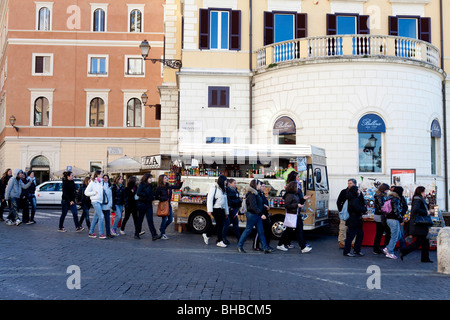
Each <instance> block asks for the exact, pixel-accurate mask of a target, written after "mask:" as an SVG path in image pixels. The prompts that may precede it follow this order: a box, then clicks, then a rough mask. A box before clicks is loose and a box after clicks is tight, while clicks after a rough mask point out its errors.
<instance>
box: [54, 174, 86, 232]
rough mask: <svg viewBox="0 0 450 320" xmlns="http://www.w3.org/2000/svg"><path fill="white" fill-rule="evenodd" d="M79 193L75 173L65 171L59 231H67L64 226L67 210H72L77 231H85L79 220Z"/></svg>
mask: <svg viewBox="0 0 450 320" xmlns="http://www.w3.org/2000/svg"><path fill="white" fill-rule="evenodd" d="M76 194H77V188H76V186H75V182H74V181H73V173H72V172H71V171H65V172H64V173H63V179H62V198H61V207H62V213H61V217H60V218H59V229H58V231H59V232H66V229H65V228H64V220H65V218H66V215H67V212H68V211H69V209H70V211H71V212H72V216H73V222H74V223H75V228H76V232H80V231H83V230H84V228H83V227H81V226H80V223H79V222H78V210H77V204H76V202H75V198H76Z"/></svg>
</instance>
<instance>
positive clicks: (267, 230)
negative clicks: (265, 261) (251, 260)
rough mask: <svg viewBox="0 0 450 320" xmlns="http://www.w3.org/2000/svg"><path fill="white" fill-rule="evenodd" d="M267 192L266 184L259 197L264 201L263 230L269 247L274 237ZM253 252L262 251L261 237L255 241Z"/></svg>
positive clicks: (262, 184)
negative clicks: (260, 245) (264, 217)
mask: <svg viewBox="0 0 450 320" xmlns="http://www.w3.org/2000/svg"><path fill="white" fill-rule="evenodd" d="M265 190H266V185H265V184H264V182H262V183H261V188H260V190H259V191H258V193H259V196H260V197H261V199H262V200H263V205H264V207H263V215H264V216H266V219H264V220H263V229H264V235H265V237H266V243H267V245H268V246H270V239H271V235H272V221H271V220H270V213H269V209H270V208H269V201H268V200H267V198H266V195H265V193H264V191H265ZM253 250H257V251H258V250H261V249H260V248H259V236H258V234H256V236H255V238H254V239H253Z"/></svg>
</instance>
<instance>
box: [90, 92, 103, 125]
mask: <svg viewBox="0 0 450 320" xmlns="http://www.w3.org/2000/svg"><path fill="white" fill-rule="evenodd" d="M89 125H90V126H91V127H103V126H104V125H105V102H104V101H103V99H101V98H94V99H92V100H91V104H90V107H89Z"/></svg>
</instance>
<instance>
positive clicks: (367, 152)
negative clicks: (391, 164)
mask: <svg viewBox="0 0 450 320" xmlns="http://www.w3.org/2000/svg"><path fill="white" fill-rule="evenodd" d="M384 132H386V125H385V124H384V121H383V119H381V117H379V116H378V115H376V114H366V115H365V116H363V117H362V118H361V119H360V121H359V123H358V158H359V172H374V173H375V172H382V171H383V170H382V168H383V167H382V165H383V153H382V133H384Z"/></svg>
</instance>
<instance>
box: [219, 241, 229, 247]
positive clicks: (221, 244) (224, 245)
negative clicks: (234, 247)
mask: <svg viewBox="0 0 450 320" xmlns="http://www.w3.org/2000/svg"><path fill="white" fill-rule="evenodd" d="M216 246H218V247H221V248H226V247H227V245H226V244H225V243H223V241H220V242H217V243H216Z"/></svg>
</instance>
